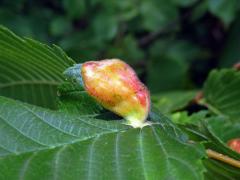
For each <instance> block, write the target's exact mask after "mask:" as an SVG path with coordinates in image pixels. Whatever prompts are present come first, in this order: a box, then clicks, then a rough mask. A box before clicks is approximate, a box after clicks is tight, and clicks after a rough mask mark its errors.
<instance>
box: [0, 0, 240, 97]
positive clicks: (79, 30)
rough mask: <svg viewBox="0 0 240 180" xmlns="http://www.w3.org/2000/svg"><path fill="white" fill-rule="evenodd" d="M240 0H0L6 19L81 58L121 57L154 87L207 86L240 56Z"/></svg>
mask: <svg viewBox="0 0 240 180" xmlns="http://www.w3.org/2000/svg"><path fill="white" fill-rule="evenodd" d="M239 8H240V1H238V0H169V1H165V0H121V1H115V0H60V1H57V0H41V1H40V0H39V1H31V0H14V1H9V0H0V24H2V25H4V26H6V27H8V28H10V29H11V30H13V31H14V32H15V33H17V34H18V35H22V36H27V37H31V38H33V39H36V40H39V41H42V42H44V43H48V44H51V43H54V44H58V45H60V46H61V47H62V48H63V49H64V50H65V51H66V52H67V54H68V55H69V56H70V57H72V58H73V59H74V60H75V61H77V62H83V61H88V60H95V59H104V58H113V57H118V58H121V59H123V60H125V61H127V62H128V63H130V64H131V65H132V66H134V68H135V69H136V70H137V72H138V73H139V75H140V78H141V79H142V80H143V81H145V83H147V85H148V86H149V88H150V90H151V92H153V93H157V92H159V91H166V90H167V91H168V90H173V89H174V90H182V89H191V88H199V87H201V85H202V83H203V82H204V80H205V79H206V77H207V74H208V72H209V71H210V70H211V69H213V68H215V67H218V66H232V64H234V63H235V62H236V61H238V60H239V58H240V51H239V44H240V43H239V36H238V29H239V19H240V15H239V13H238V12H239Z"/></svg>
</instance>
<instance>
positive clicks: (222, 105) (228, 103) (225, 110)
mask: <svg viewBox="0 0 240 180" xmlns="http://www.w3.org/2000/svg"><path fill="white" fill-rule="evenodd" d="M239 89H240V72H239V71H236V70H233V69H223V70H214V71H212V72H211V73H210V75H209V77H208V79H207V81H206V83H205V85H204V97H205V101H206V105H207V106H208V107H209V109H210V110H212V111H213V112H214V113H216V114H219V115H224V116H228V117H230V119H231V120H232V121H239V120H240V111H239V109H240V91H239Z"/></svg>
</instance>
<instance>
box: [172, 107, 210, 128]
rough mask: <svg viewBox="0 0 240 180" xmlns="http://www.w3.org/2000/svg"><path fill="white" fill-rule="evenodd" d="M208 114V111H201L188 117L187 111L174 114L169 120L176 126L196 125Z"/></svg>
mask: <svg viewBox="0 0 240 180" xmlns="http://www.w3.org/2000/svg"><path fill="white" fill-rule="evenodd" d="M207 114H208V111H205V110H202V111H198V112H196V113H193V114H191V115H188V113H187V111H182V112H175V113H173V114H172V115H171V119H172V121H173V122H174V123H177V124H183V125H184V124H197V123H199V122H200V121H202V120H203V119H204V118H205V117H206V115H207Z"/></svg>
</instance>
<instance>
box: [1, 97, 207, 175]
mask: <svg viewBox="0 0 240 180" xmlns="http://www.w3.org/2000/svg"><path fill="white" fill-rule="evenodd" d="M0 104H1V106H0V127H1V131H0V144H1V146H0V147H1V148H0V153H1V154H0V155H1V156H2V157H1V158H0V166H1V169H0V179H19V178H20V179H21V178H22V179H35V178H36V179H39V178H42V179H53V178H55V179H84V178H88V179H99V178H100V179H105V178H106V177H111V178H113V179H114V178H121V177H122V178H124V177H128V178H130V179H131V177H132V178H134V177H135V178H137V179H144V178H147V179H155V178H157V179H159V178H160V179H167V178H170V179H171V178H172V179H183V178H184V179H202V177H203V171H204V168H203V165H202V164H201V158H203V156H204V150H203V148H202V146H200V145H193V144H189V143H187V139H186V136H185V135H184V134H183V133H182V132H181V131H180V130H179V129H178V128H177V127H176V126H175V125H174V124H172V123H171V122H170V121H169V120H168V119H167V118H166V117H164V116H161V115H159V114H157V113H154V112H152V113H151V114H150V120H152V121H154V122H155V123H158V124H155V125H152V126H148V127H145V128H143V129H132V128H129V126H125V125H122V124H121V123H122V121H104V120H101V119H98V118H97V116H91V115H79V114H70V113H67V111H65V112H61V111H60V112H59V111H51V110H46V109H44V108H40V107H36V106H33V105H28V104H24V103H22V102H17V101H14V100H11V99H8V98H4V97H1V98H0ZM104 134H105V135H104ZM126 142H127V145H126ZM36 168H37V169H38V170H37V169H36ZM103 168H104V169H103ZM6 169H8V170H6ZM186 169H187V170H188V171H189V172H188V173H187V175H186V173H185V172H186ZM169 172H171V173H169Z"/></svg>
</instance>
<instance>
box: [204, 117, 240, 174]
mask: <svg viewBox="0 0 240 180" xmlns="http://www.w3.org/2000/svg"><path fill="white" fill-rule="evenodd" d="M206 127H207V129H208V131H209V133H210V134H211V136H210V137H211V139H212V141H213V142H214V143H215V144H217V145H219V146H216V149H219V150H220V151H222V152H224V153H226V154H227V155H229V156H231V157H233V158H235V159H238V160H240V154H239V153H237V152H235V151H233V150H232V149H230V148H229V147H228V146H227V142H228V141H229V140H231V139H234V138H239V132H240V123H239V122H237V123H232V122H230V121H229V119H227V118H223V117H213V118H209V119H208V121H207V125H206ZM239 174H240V173H239Z"/></svg>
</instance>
